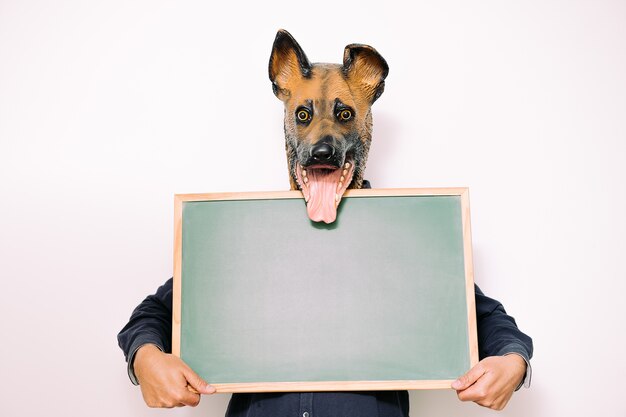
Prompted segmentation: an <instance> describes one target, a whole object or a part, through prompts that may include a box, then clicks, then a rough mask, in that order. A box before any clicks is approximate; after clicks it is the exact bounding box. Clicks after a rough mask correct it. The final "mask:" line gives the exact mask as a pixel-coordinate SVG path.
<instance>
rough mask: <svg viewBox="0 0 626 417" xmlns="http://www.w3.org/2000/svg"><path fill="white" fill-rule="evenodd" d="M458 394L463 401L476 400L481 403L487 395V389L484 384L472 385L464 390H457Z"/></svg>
mask: <svg viewBox="0 0 626 417" xmlns="http://www.w3.org/2000/svg"><path fill="white" fill-rule="evenodd" d="M457 396H458V397H459V400H461V401H474V402H476V403H478V404H479V405H483V404H481V402H483V401H484V400H485V398H486V397H487V391H486V389H485V387H484V386H482V384H477V385H472V386H470V387H469V388H466V389H464V390H460V391H457Z"/></svg>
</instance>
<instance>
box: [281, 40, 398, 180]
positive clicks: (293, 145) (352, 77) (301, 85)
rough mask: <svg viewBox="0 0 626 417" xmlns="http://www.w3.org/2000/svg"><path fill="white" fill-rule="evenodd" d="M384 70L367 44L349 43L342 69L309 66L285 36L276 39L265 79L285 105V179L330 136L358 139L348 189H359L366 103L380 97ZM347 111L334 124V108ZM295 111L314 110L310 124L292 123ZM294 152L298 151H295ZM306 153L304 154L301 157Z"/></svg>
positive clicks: (366, 142) (366, 139) (367, 130)
mask: <svg viewBox="0 0 626 417" xmlns="http://www.w3.org/2000/svg"><path fill="white" fill-rule="evenodd" d="M387 72H388V67H387V64H386V62H385V60H384V59H383V58H382V57H381V56H380V55H379V54H378V52H376V50H375V49H374V48H372V47H370V46H367V45H358V44H352V45H348V46H346V48H345V50H344V63H343V65H342V64H311V63H309V61H308V59H307V57H306V55H305V54H304V52H303V51H302V49H301V48H300V46H299V45H298V43H297V42H296V41H295V39H293V37H292V36H291V35H290V34H289V33H288V32H286V31H282V30H281V31H279V32H278V34H277V35H276V40H275V42H274V47H273V49H272V55H271V57H270V63H269V74H270V80H271V81H272V83H273V86H274V92H275V94H276V96H277V97H278V98H279V99H280V100H282V101H283V103H284V106H285V137H286V151H287V160H288V164H289V173H290V175H289V178H290V184H291V188H292V189H294V190H295V189H298V188H299V187H298V185H297V183H296V181H295V162H296V161H298V160H300V161H301V160H302V158H304V156H302V155H301V153H303V151H302V150H303V149H304V150H306V149H307V148H310V146H312V145H314V144H315V143H317V142H318V141H319V140H321V139H322V138H324V137H328V136H332V137H333V138H337V140H338V141H341V140H347V139H346V138H358V140H359V141H360V142H361V145H359V146H356V147H354V146H353V147H352V148H351V147H350V145H346V147H345V149H346V150H347V152H350V151H351V149H354V148H357V149H358V151H356V152H355V151H353V152H355V153H358V155H356V157H355V159H354V162H355V175H354V177H353V180H352V183H351V185H350V188H360V187H361V185H362V182H363V171H364V169H365V163H366V161H367V154H368V152H369V147H370V142H371V137H372V114H371V110H370V107H371V105H372V103H373V102H374V101H375V100H376V99H377V98H378V97H379V96H380V94H382V91H383V89H384V79H385V77H386V76H387ZM338 101H339V102H340V103H341V104H342V105H345V106H346V107H347V108H349V109H350V110H351V111H352V113H353V117H352V119H351V120H349V121H348V122H342V121H340V120H339V119H338V117H337V113H336V103H337V102H338ZM301 106H307V107H308V108H312V109H314V111H313V117H312V119H311V122H310V123H308V124H302V123H298V122H297V121H296V118H295V114H296V112H297V110H298V109H299V108H300V107H301ZM299 150H300V152H299ZM304 153H306V152H304Z"/></svg>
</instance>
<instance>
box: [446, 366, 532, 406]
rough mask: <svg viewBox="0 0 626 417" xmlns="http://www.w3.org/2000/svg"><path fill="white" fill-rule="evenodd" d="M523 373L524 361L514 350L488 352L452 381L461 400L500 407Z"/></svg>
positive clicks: (507, 400) (505, 402)
mask: <svg viewBox="0 0 626 417" xmlns="http://www.w3.org/2000/svg"><path fill="white" fill-rule="evenodd" d="M525 373H526V361H524V359H523V358H522V357H521V356H519V355H516V354H510V355H506V356H490V357H488V358H485V359H483V360H482V361H480V362H478V364H476V366H474V367H473V368H472V369H470V370H469V371H468V372H467V373H466V374H465V375H463V376H461V377H460V378H459V379H457V380H456V381H454V382H453V383H452V388H453V389H455V390H456V393H457V396H458V397H459V399H460V400H461V401H474V402H475V403H476V404H478V405H482V406H483V407H487V408H491V409H492V410H502V409H504V407H505V406H506V405H507V403H508V402H509V400H510V399H511V396H512V395H513V391H515V388H517V386H518V385H519V383H520V382H521V381H522V378H523V377H524V374H525Z"/></svg>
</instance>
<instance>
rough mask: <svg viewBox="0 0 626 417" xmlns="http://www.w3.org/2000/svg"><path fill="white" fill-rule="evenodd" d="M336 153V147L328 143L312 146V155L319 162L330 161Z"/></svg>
mask: <svg viewBox="0 0 626 417" xmlns="http://www.w3.org/2000/svg"><path fill="white" fill-rule="evenodd" d="M334 154H335V148H333V147H332V146H330V145H329V144H327V143H320V144H317V145H315V146H313V147H312V148H311V156H312V157H313V159H314V160H315V161H317V162H328V161H330V158H332V157H333V155H334Z"/></svg>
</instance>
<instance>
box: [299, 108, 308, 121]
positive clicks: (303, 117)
mask: <svg viewBox="0 0 626 417" xmlns="http://www.w3.org/2000/svg"><path fill="white" fill-rule="evenodd" d="M296 119H297V120H298V121H299V122H300V123H308V122H309V121H310V120H311V112H309V111H308V110H307V109H303V108H300V109H298V110H296Z"/></svg>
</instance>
